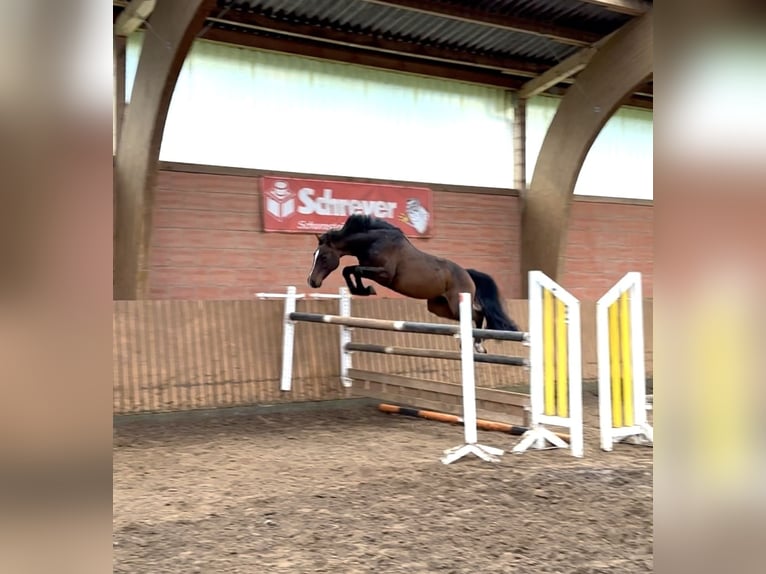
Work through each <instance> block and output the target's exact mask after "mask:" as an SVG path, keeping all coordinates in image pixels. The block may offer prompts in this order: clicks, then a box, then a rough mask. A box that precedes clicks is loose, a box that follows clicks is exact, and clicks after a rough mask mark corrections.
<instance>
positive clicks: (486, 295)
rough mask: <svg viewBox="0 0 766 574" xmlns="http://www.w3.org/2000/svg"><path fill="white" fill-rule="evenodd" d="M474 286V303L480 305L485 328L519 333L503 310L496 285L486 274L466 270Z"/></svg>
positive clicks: (516, 326) (517, 327)
mask: <svg viewBox="0 0 766 574" xmlns="http://www.w3.org/2000/svg"><path fill="white" fill-rule="evenodd" d="M466 271H468V274H469V275H470V276H471V279H473V283H474V285H476V302H477V303H478V304H479V305H481V308H482V310H483V311H484V316H485V317H486V319H487V328H488V329H492V330H494V331H520V329H519V326H518V325H517V324H516V323H515V322H514V321H513V319H511V318H510V317H509V316H508V315H507V314H506V313H505V310H504V309H503V302H502V301H501V300H500V290H499V289H498V288H497V283H495V280H494V279H492V277H490V276H489V275H487V274H486V273H482V272H481V271H476V269H466Z"/></svg>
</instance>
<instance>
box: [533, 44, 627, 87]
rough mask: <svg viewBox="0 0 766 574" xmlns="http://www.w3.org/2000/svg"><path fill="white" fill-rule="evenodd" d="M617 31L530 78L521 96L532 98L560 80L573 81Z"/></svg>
mask: <svg viewBox="0 0 766 574" xmlns="http://www.w3.org/2000/svg"><path fill="white" fill-rule="evenodd" d="M616 33H617V32H616V31H615V32H612V33H611V34H608V35H607V36H604V37H603V38H601V39H600V40H599V41H598V42H596V43H594V44H593V45H592V46H588V47H587V48H583V49H582V50H580V51H578V52H575V53H574V54H572V55H571V56H569V57H568V58H565V59H564V60H562V61H561V62H559V63H558V64H556V65H555V66H553V67H552V68H550V69H549V70H546V71H545V72H544V73H543V74H541V75H539V76H538V77H536V78H533V79H531V80H529V81H528V82H527V83H526V84H524V85H523V86H522V87H521V89H520V90H519V97H520V98H531V97H532V96H536V95H537V94H540V93H542V92H544V91H545V90H547V89H548V88H550V87H551V86H555V85H556V84H558V83H560V82H564V81H571V80H570V78H571V77H572V76H574V75H575V74H576V73H577V72H579V71H580V70H582V69H583V68H584V67H585V66H587V65H588V63H589V62H590V60H591V58H593V56H595V55H596V52H598V50H599V48H601V47H602V46H603V45H604V44H606V42H608V41H609V40H610V39H611V38H612V36H614V35H615V34H616ZM567 83H568V82H567Z"/></svg>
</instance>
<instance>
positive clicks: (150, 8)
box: [114, 0, 157, 36]
mask: <svg viewBox="0 0 766 574" xmlns="http://www.w3.org/2000/svg"><path fill="white" fill-rule="evenodd" d="M156 4H157V2H156V0H132V2H130V3H129V4H128V5H127V6H126V7H125V9H124V10H123V11H122V12H121V13H120V15H119V16H118V17H117V21H116V22H115V23H114V33H115V35H116V36H129V35H130V34H132V33H133V32H135V31H136V30H138V28H139V26H141V24H143V23H144V22H145V21H146V19H147V18H149V15H150V14H151V13H152V12H154V6H155V5H156Z"/></svg>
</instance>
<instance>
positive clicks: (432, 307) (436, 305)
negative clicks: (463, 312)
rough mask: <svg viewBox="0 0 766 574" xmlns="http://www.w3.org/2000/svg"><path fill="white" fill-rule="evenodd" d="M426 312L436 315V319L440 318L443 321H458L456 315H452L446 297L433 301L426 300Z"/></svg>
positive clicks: (436, 298) (435, 298)
mask: <svg viewBox="0 0 766 574" xmlns="http://www.w3.org/2000/svg"><path fill="white" fill-rule="evenodd" d="M428 310H429V311H430V312H431V313H433V314H434V315H436V316H437V317H442V318H444V319H452V320H453V321H456V320H457V319H458V314H457V313H453V312H452V309H451V308H450V304H449V302H448V301H447V299H446V297H442V296H440V297H434V298H433V299H429V300H428Z"/></svg>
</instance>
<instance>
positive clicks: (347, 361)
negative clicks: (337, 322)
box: [338, 287, 353, 388]
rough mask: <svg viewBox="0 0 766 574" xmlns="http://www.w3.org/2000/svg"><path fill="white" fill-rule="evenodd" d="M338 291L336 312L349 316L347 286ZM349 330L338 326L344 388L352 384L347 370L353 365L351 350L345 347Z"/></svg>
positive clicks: (341, 375) (348, 341)
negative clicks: (338, 300) (338, 299)
mask: <svg viewBox="0 0 766 574" xmlns="http://www.w3.org/2000/svg"><path fill="white" fill-rule="evenodd" d="M338 292H339V293H340V302H339V309H338V314H339V315H340V316H341V317H351V296H350V295H349V293H348V288H347V287H341V288H340V289H339V290H338ZM351 332H352V328H351V327H347V326H346V325H341V326H340V382H341V384H342V385H343V386H344V387H346V388H350V387H351V386H352V384H353V383H352V381H351V377H349V376H348V370H349V369H350V368H351V367H352V366H353V365H352V358H351V351H348V350H347V349H346V345H347V344H349V343H351Z"/></svg>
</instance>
